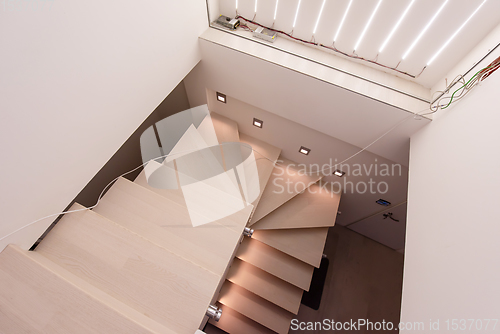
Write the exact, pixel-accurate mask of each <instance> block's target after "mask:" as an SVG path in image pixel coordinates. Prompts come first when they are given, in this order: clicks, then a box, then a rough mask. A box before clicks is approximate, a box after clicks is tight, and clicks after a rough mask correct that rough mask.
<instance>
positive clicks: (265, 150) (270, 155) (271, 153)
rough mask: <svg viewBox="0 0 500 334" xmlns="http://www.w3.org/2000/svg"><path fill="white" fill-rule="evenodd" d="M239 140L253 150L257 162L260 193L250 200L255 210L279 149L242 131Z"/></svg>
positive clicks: (279, 151)
mask: <svg viewBox="0 0 500 334" xmlns="http://www.w3.org/2000/svg"><path fill="white" fill-rule="evenodd" d="M240 142H242V143H245V144H248V145H250V146H251V147H252V149H253V150H254V152H253V153H254V156H255V162H256V164H257V170H258V171H259V180H258V182H259V185H260V194H259V197H257V199H256V200H255V201H254V202H252V204H253V205H254V206H255V210H256V208H257V204H258V203H259V202H260V199H261V198H262V194H263V193H264V189H265V188H266V186H267V183H268V181H269V178H270V177H271V174H272V172H273V170H274V163H275V162H276V161H277V160H278V158H279V155H280V153H281V149H279V148H277V147H274V146H272V145H269V144H268V143H265V142H263V141H261V140H258V139H256V138H254V137H251V136H248V135H246V134H244V133H241V134H240Z"/></svg>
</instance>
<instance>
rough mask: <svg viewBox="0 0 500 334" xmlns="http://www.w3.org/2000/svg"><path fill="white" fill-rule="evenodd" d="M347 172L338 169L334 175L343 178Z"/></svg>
mask: <svg viewBox="0 0 500 334" xmlns="http://www.w3.org/2000/svg"><path fill="white" fill-rule="evenodd" d="M344 174H345V172H343V171H341V170H340V169H337V170H335V172H333V175H335V176H338V177H342V176H344Z"/></svg>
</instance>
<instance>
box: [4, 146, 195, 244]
mask: <svg viewBox="0 0 500 334" xmlns="http://www.w3.org/2000/svg"><path fill="white" fill-rule="evenodd" d="M195 151H196V150H191V151H184V152H177V153H173V154H172V155H176V154H184V153H191V152H195ZM168 156H169V154H166V155H162V156H161V157H157V158H154V159H151V160H149V161H147V162H145V163H143V164H142V165H140V166H137V167H135V168H134V169H132V170H129V171H128V172H125V173H123V174H121V175H119V176H117V177H116V178H114V179H113V181H111V182H109V183H108V184H107V185H106V186H105V187H104V189H103V190H102V191H101V193H100V194H99V197H98V198H97V202H96V204H94V205H92V206H89V207H88V208H83V209H78V210H69V211H62V212H59V213H53V214H51V215H48V216H45V217H42V218H39V219H37V220H35V221H32V222H31V223H29V224H27V225H24V226H22V227H20V228H18V229H17V230H15V231H13V232H11V233H9V234H7V235H5V236H3V237H1V238H0V241H2V240H4V239H6V238H8V237H10V236H11V235H13V234H15V233H17V232H19V231H21V230H23V229H25V228H26V227H28V226H31V225H33V224H35V223H38V222H39V221H41V220H44V219H47V218H50V217H54V216H59V215H64V214H66V213H74V212H79V211H86V210H91V209H93V208H95V207H97V206H98V205H99V203H100V202H101V199H102V196H103V193H104V192H105V191H106V189H108V187H109V186H110V185H111V184H112V183H113V182H115V181H116V180H118V179H119V178H120V177H122V176H125V175H127V174H130V173H132V172H135V171H136V170H138V169H139V168H142V167H144V166H145V165H147V164H148V163H149V162H150V161H152V160H157V159H162V158H166V157H168Z"/></svg>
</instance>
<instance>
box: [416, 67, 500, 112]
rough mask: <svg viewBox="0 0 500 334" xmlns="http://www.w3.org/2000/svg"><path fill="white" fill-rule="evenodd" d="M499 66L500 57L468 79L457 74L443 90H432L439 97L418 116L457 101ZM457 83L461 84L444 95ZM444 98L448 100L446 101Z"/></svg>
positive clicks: (444, 107)
mask: <svg viewBox="0 0 500 334" xmlns="http://www.w3.org/2000/svg"><path fill="white" fill-rule="evenodd" d="M499 67H500V57H498V58H497V59H495V60H494V61H493V62H492V63H491V64H489V65H488V66H486V67H485V68H483V69H481V70H479V71H478V72H476V74H474V75H473V76H472V77H471V78H470V79H469V80H468V81H465V78H464V76H463V75H458V76H457V77H456V78H455V79H453V81H452V82H451V83H450V84H449V85H448V86H447V87H446V89H445V90H443V91H436V92H434V95H436V93H439V94H441V98H439V99H437V100H436V101H434V102H433V103H431V104H430V106H429V109H430V110H431V112H428V113H425V114H419V115H420V116H424V115H430V114H434V113H436V112H437V111H438V110H442V109H446V108H448V107H449V106H450V105H451V104H452V103H454V102H457V101H459V100H460V99H462V98H464V97H465V96H466V95H467V94H468V93H469V92H470V91H471V90H472V89H473V88H474V87H476V86H477V85H478V84H479V83H480V82H481V81H483V80H484V79H486V78H487V77H488V76H490V75H491V74H492V73H493V72H494V71H496V70H497V69H498V68H499ZM457 83H461V84H462V86H460V87H459V88H458V89H456V90H455V91H454V92H453V93H452V94H451V95H450V96H444V95H445V94H448V93H449V92H450V89H451V88H452V87H453V86H454V85H455V84H457ZM433 100H434V96H433ZM446 100H448V101H447V103H446Z"/></svg>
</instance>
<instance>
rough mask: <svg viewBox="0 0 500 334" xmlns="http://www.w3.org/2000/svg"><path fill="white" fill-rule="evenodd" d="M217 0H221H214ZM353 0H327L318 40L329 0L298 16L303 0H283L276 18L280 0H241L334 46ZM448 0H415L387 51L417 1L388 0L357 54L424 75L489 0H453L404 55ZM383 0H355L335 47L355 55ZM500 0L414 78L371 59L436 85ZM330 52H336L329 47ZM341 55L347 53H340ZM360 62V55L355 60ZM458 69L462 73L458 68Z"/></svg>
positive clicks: (250, 9)
mask: <svg viewBox="0 0 500 334" xmlns="http://www.w3.org/2000/svg"><path fill="white" fill-rule="evenodd" d="M210 1H217V0H210ZM350 1H351V0H326V2H325V7H324V10H323V13H322V16H321V19H320V22H319V24H318V28H317V31H316V34H315V36H314V39H313V30H314V26H315V24H316V21H317V19H318V15H319V13H320V9H321V6H322V3H323V0H302V1H301V5H300V10H299V13H298V16H297V22H296V26H295V28H293V27H292V26H293V21H294V18H295V14H296V10H297V5H298V3H299V1H298V0H286V1H285V0H281V1H279V2H278V10H277V15H276V20H274V12H275V8H276V0H257V12H256V13H255V2H256V0H238V14H240V15H242V16H244V17H245V18H249V19H255V21H256V22H259V23H261V24H264V25H265V26H269V27H270V26H273V27H274V28H275V29H279V30H283V31H285V32H287V33H291V32H292V30H293V36H294V37H297V38H301V39H303V40H306V41H312V40H314V41H315V42H318V43H322V44H324V45H328V46H331V45H332V43H333V38H334V36H335V33H336V31H337V29H338V26H339V23H340V22H341V20H342V17H343V15H344V12H345V10H346V8H347V6H348V4H349V2H350ZM445 1H446V0H415V1H414V3H413V5H412V6H411V8H410V10H409V11H408V13H407V15H406V16H405V18H404V19H403V20H402V21H401V24H400V26H399V27H398V29H397V30H396V31H395V33H394V35H393V36H392V38H391V40H390V42H389V43H388V44H387V45H386V47H385V49H384V50H383V52H382V53H380V54H379V49H380V47H381V45H382V44H383V42H384V41H385V39H386V37H387V36H388V35H389V33H390V32H391V30H392V28H393V27H394V25H395V24H396V23H397V22H398V20H399V18H400V17H401V15H402V13H403V12H404V11H405V9H406V8H407V6H408V5H409V4H410V2H411V0H382V2H381V5H380V7H379V8H378V11H377V13H376V15H375V16H374V18H373V21H372V23H371V25H370V27H369V29H368V30H367V32H366V34H365V36H364V38H363V40H362V42H361V43H360V45H359V46H358V50H356V54H357V55H359V56H360V57H364V58H366V59H369V60H376V61H377V62H379V63H380V64H382V65H385V66H389V67H396V66H397V65H398V63H399V66H398V69H399V70H401V71H405V72H408V73H409V74H412V75H417V74H419V73H420V72H421V71H422V69H423V68H424V67H425V66H426V65H427V62H428V61H429V60H430V59H431V58H432V56H433V55H434V54H435V53H436V52H437V51H438V50H439V49H440V48H441V46H442V45H443V44H444V43H446V41H447V40H448V39H449V38H450V37H451V36H452V35H453V34H454V33H455V31H456V30H457V29H458V28H459V27H460V26H461V25H462V24H463V23H464V22H465V21H466V20H467V19H468V18H469V16H470V15H471V14H472V13H473V12H474V11H475V10H476V9H477V8H478V7H479V6H480V5H481V4H482V3H483V1H484V0H448V2H447V3H446V5H445V6H444V8H443V10H442V11H441V12H440V14H439V15H438V16H437V17H436V20H435V21H434V22H433V23H432V25H430V26H429V29H428V30H427V31H426V33H425V34H424V35H423V36H422V38H421V39H420V41H419V42H418V43H417V44H416V45H415V47H414V49H413V50H412V51H411V52H410V53H409V55H408V56H407V57H406V58H405V59H404V60H402V56H403V55H404V53H405V52H406V50H407V49H408V48H409V46H410V45H411V44H412V43H413V41H414V40H415V38H416V37H417V36H418V35H419V34H420V32H421V31H422V29H423V28H424V27H425V26H426V25H427V23H428V22H429V21H430V19H431V18H432V17H433V15H434V14H435V13H436V12H437V10H438V9H439V8H440V7H441V5H442V4H443V3H444V2H445ZM378 2H379V0H352V5H351V7H350V10H349V13H348V15H347V16H346V19H345V22H344V25H343V27H342V31H341V32H340V34H339V36H338V38H337V41H336V42H335V47H336V48H337V49H339V50H340V51H342V52H345V53H348V54H352V53H353V51H354V50H353V49H354V46H355V44H356V42H357V40H358V38H359V36H360V34H361V32H362V31H363V29H364V28H365V26H366V23H367V22H368V20H369V18H370V16H371V14H372V13H373V10H374V9H375V7H376V6H377V3H378ZM220 10H221V14H224V15H227V16H233V17H234V16H235V15H236V1H235V0H220ZM499 13H500V1H498V0H487V1H486V2H485V3H484V5H483V6H482V7H481V8H480V10H479V11H478V12H477V14H476V15H475V16H474V17H472V19H471V20H470V21H469V22H468V23H467V25H466V26H464V28H463V29H462V30H461V31H460V33H459V34H458V35H457V36H456V38H455V39H454V40H453V41H452V42H451V43H450V44H449V45H448V46H447V47H446V48H445V49H444V50H443V52H442V53H441V54H440V55H439V56H438V57H437V58H436V60H435V61H434V62H432V64H430V65H429V66H428V67H427V68H426V69H425V70H424V72H423V73H422V74H421V76H420V77H418V78H416V79H412V78H410V77H408V76H405V75H403V74H398V73H397V72H395V71H392V70H387V69H384V68H383V67H381V66H378V65H374V64H370V63H367V62H363V63H365V64H366V65H367V66H370V67H375V68H377V69H379V70H383V71H385V72H388V73H392V74H395V75H398V76H400V77H403V78H406V79H409V80H412V81H415V82H417V83H419V84H421V85H423V86H425V87H428V88H430V87H432V86H433V85H434V84H435V83H436V82H437V80H439V79H440V78H442V77H443V76H444V75H445V74H446V73H447V72H448V71H449V70H450V69H451V68H453V66H454V65H456V64H457V63H458V62H459V61H460V59H462V58H463V57H464V56H465V55H466V54H467V53H468V51H470V50H471V49H472V48H473V47H474V46H475V45H476V44H477V43H478V42H479V41H480V40H481V39H483V38H484V37H485V36H486V35H487V33H489V32H490V31H491V30H492V29H493V28H495V27H496V26H497V25H498V24H500V15H499ZM325 51H326V52H330V51H328V50H326V49H325ZM335 55H336V56H340V57H344V56H341V55H339V54H335ZM353 61H358V62H359V60H353ZM457 74H458V73H457Z"/></svg>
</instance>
